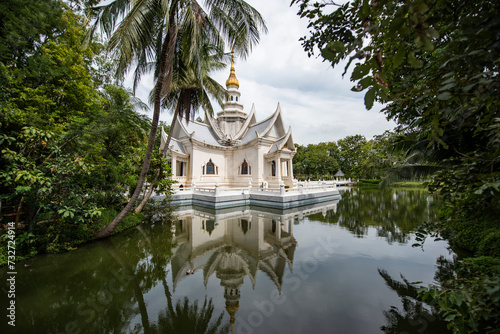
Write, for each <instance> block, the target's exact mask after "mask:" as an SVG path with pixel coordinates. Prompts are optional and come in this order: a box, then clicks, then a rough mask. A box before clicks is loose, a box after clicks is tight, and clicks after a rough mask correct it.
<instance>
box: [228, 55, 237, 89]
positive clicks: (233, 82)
mask: <svg viewBox="0 0 500 334" xmlns="http://www.w3.org/2000/svg"><path fill="white" fill-rule="evenodd" d="M231 53H232V55H231V73H230V74H229V78H227V80H226V87H229V86H231V85H233V86H236V87H238V88H240V83H239V82H238V79H236V74H235V71H234V50H232V51H231Z"/></svg>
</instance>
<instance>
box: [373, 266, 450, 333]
mask: <svg viewBox="0 0 500 334" xmlns="http://www.w3.org/2000/svg"><path fill="white" fill-rule="evenodd" d="M379 274H380V276H382V278H383V279H384V280H385V282H386V284H387V286H388V287H389V288H391V289H392V290H393V291H394V292H396V293H397V294H398V296H399V297H400V298H401V303H402V304H403V309H402V310H399V309H398V308H397V307H395V306H391V309H390V310H388V311H384V315H385V317H386V320H387V323H388V324H387V325H386V326H382V327H381V329H382V330H383V331H384V332H385V333H388V334H400V333H408V334H411V333H430V334H432V333H436V334H438V333H439V334H444V333H451V331H449V330H448V329H447V327H446V322H444V321H443V320H442V319H441V318H440V317H439V315H438V312H437V310H436V309H435V308H433V307H429V306H427V305H425V304H424V303H422V302H420V301H418V300H417V299H416V298H417V288H416V287H415V286H414V285H412V284H411V283H410V282H408V280H406V278H405V277H404V276H403V275H401V278H402V280H403V281H402V282H400V281H397V280H394V279H393V278H392V277H391V276H389V274H388V273H387V272H386V271H385V270H380V269H379Z"/></svg>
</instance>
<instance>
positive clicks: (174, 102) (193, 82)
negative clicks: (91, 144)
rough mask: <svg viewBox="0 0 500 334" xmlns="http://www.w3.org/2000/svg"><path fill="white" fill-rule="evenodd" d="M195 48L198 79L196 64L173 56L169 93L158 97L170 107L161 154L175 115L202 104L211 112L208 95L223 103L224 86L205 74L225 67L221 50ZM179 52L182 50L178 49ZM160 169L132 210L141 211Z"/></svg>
mask: <svg viewBox="0 0 500 334" xmlns="http://www.w3.org/2000/svg"><path fill="white" fill-rule="evenodd" d="M199 51H200V52H199V53H200V66H201V79H202V81H200V80H199V78H198V77H197V76H196V68H193V67H194V66H193V65H195V64H190V65H191V66H189V64H185V62H184V61H183V57H176V60H177V61H176V62H175V65H174V68H175V71H174V75H173V82H172V87H171V91H170V94H169V95H167V96H165V97H163V98H162V101H163V105H164V106H165V107H166V108H168V109H170V110H173V111H174V115H173V118H172V123H171V125H170V131H169V134H168V137H167V140H166V143H165V146H164V148H163V152H162V156H163V157H166V155H167V152H168V147H169V145H170V141H171V139H172V137H171V133H173V131H174V128H175V123H176V120H177V118H178V117H185V118H186V119H187V120H189V119H190V115H192V114H193V112H196V111H197V110H198V109H199V108H202V109H203V110H204V111H205V114H208V115H210V116H212V115H213V107H212V103H211V102H210V97H212V98H214V99H215V100H216V101H217V102H218V103H219V105H222V104H223V98H224V96H225V94H226V89H224V87H223V86H222V85H220V84H219V83H218V82H217V81H215V80H214V79H213V78H211V77H210V76H209V73H210V71H212V70H220V69H223V68H224V67H225V64H224V63H222V62H221V59H222V57H223V50H222V49H217V48H216V46H214V45H209V44H208V43H206V44H205V45H202V47H201V48H200V50H199ZM180 53H182V49H181V51H180ZM160 172H161V170H160V168H159V167H158V168H157V170H156V172H155V175H154V178H153V181H152V182H151V184H150V185H149V188H148V190H147V192H146V193H145V194H144V197H143V199H142V201H141V203H140V204H139V205H138V206H137V207H136V208H135V212H136V213H137V212H141V211H142V209H143V208H144V206H145V205H146V203H147V201H148V200H149V198H150V197H151V194H152V193H153V190H154V188H155V185H156V182H157V180H158V177H159V175H160Z"/></svg>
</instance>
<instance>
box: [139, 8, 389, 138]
mask: <svg viewBox="0 0 500 334" xmlns="http://www.w3.org/2000/svg"><path fill="white" fill-rule="evenodd" d="M247 2H248V3H249V4H251V5H252V6H254V7H255V8H256V9H257V10H258V11H259V12H260V13H261V15H262V16H263V17H264V20H265V21H266V24H267V27H268V30H269V31H268V33H267V34H265V35H263V36H262V38H261V41H260V43H259V44H258V45H257V46H256V47H255V48H254V50H253V51H252V53H251V54H250V56H249V57H248V59H246V60H242V59H236V62H235V67H236V77H237V78H238V80H239V82H240V92H241V102H242V103H243V105H244V110H245V111H246V112H247V113H248V112H250V110H251V108H252V103H254V104H255V108H256V116H257V121H260V120H263V119H265V118H267V117H268V116H269V115H271V114H272V113H273V112H274V111H275V110H276V107H277V105H278V102H279V103H280V105H281V110H282V113H283V118H284V123H285V126H286V127H287V128H288V126H291V127H292V134H293V140H294V142H295V143H297V144H301V145H307V144H317V143H319V142H328V141H336V140H338V139H341V138H344V137H346V136H349V135H355V134H361V135H364V136H365V137H366V138H367V139H370V138H372V137H373V136H374V135H378V134H382V133H383V132H384V131H385V130H391V129H393V128H394V126H395V124H394V123H393V122H388V121H387V120H386V118H385V115H384V114H382V113H380V112H379V110H380V109H381V106H380V105H375V106H374V108H373V109H372V110H369V111H368V110H366V109H365V106H364V102H363V101H364V100H363V98H364V92H362V93H356V92H352V91H351V88H352V86H353V83H352V82H350V80H349V75H346V76H345V77H344V78H342V72H343V70H344V68H343V66H341V67H339V68H335V69H333V68H332V67H331V66H330V65H329V63H327V62H322V60H321V59H322V58H314V57H313V58H308V57H307V54H306V52H305V51H304V50H303V48H302V46H301V45H300V42H299V38H300V37H302V36H304V35H306V34H307V33H308V31H307V23H308V21H307V20H306V19H300V18H299V16H297V9H298V7H297V6H293V7H290V6H289V5H290V2H291V1H290V0H247ZM228 51H229V50H228ZM212 76H213V77H214V78H215V79H216V80H217V81H218V82H219V83H221V84H222V85H225V82H226V79H227V77H228V76H229V66H228V67H227V68H226V69H225V70H223V71H222V72H217V73H213V74H212ZM148 77H149V76H148ZM148 77H146V76H145V77H144V78H143V80H142V82H141V85H140V87H138V90H137V92H136V94H137V95H138V96H139V97H140V98H142V99H143V100H144V101H146V100H147V96H148V94H149V91H150V90H151V89H152V87H153V82H152V79H149V80H148ZM220 109H221V108H219V107H218V106H214V110H217V111H218V110H220ZM202 118H204V117H203V115H202ZM160 119H161V120H163V121H167V122H169V123H170V121H171V115H170V113H168V112H164V113H162V115H161V117H160Z"/></svg>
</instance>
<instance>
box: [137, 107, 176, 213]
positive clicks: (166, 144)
mask: <svg viewBox="0 0 500 334" xmlns="http://www.w3.org/2000/svg"><path fill="white" fill-rule="evenodd" d="M178 117H179V108H178V107H177V108H175V112H174V116H173V117H172V123H171V124H170V131H169V132H168V137H167V141H166V143H165V146H164V147H163V152H162V154H161V156H162V158H165V157H166V156H167V152H168V147H169V145H170V141H171V140H172V132H173V130H174V126H175V122H176V120H177V118H178ZM160 168H161V167H158V168H157V169H156V172H155V176H154V178H153V181H151V184H150V185H149V188H148V191H147V192H146V194H144V198H143V199H142V201H141V204H139V206H137V208H135V213H139V212H141V211H142V209H143V208H144V206H145V205H146V203H147V202H148V200H149V198H150V197H151V194H152V193H153V189H154V187H155V184H156V182H157V181H158V177H159V176H160Z"/></svg>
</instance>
